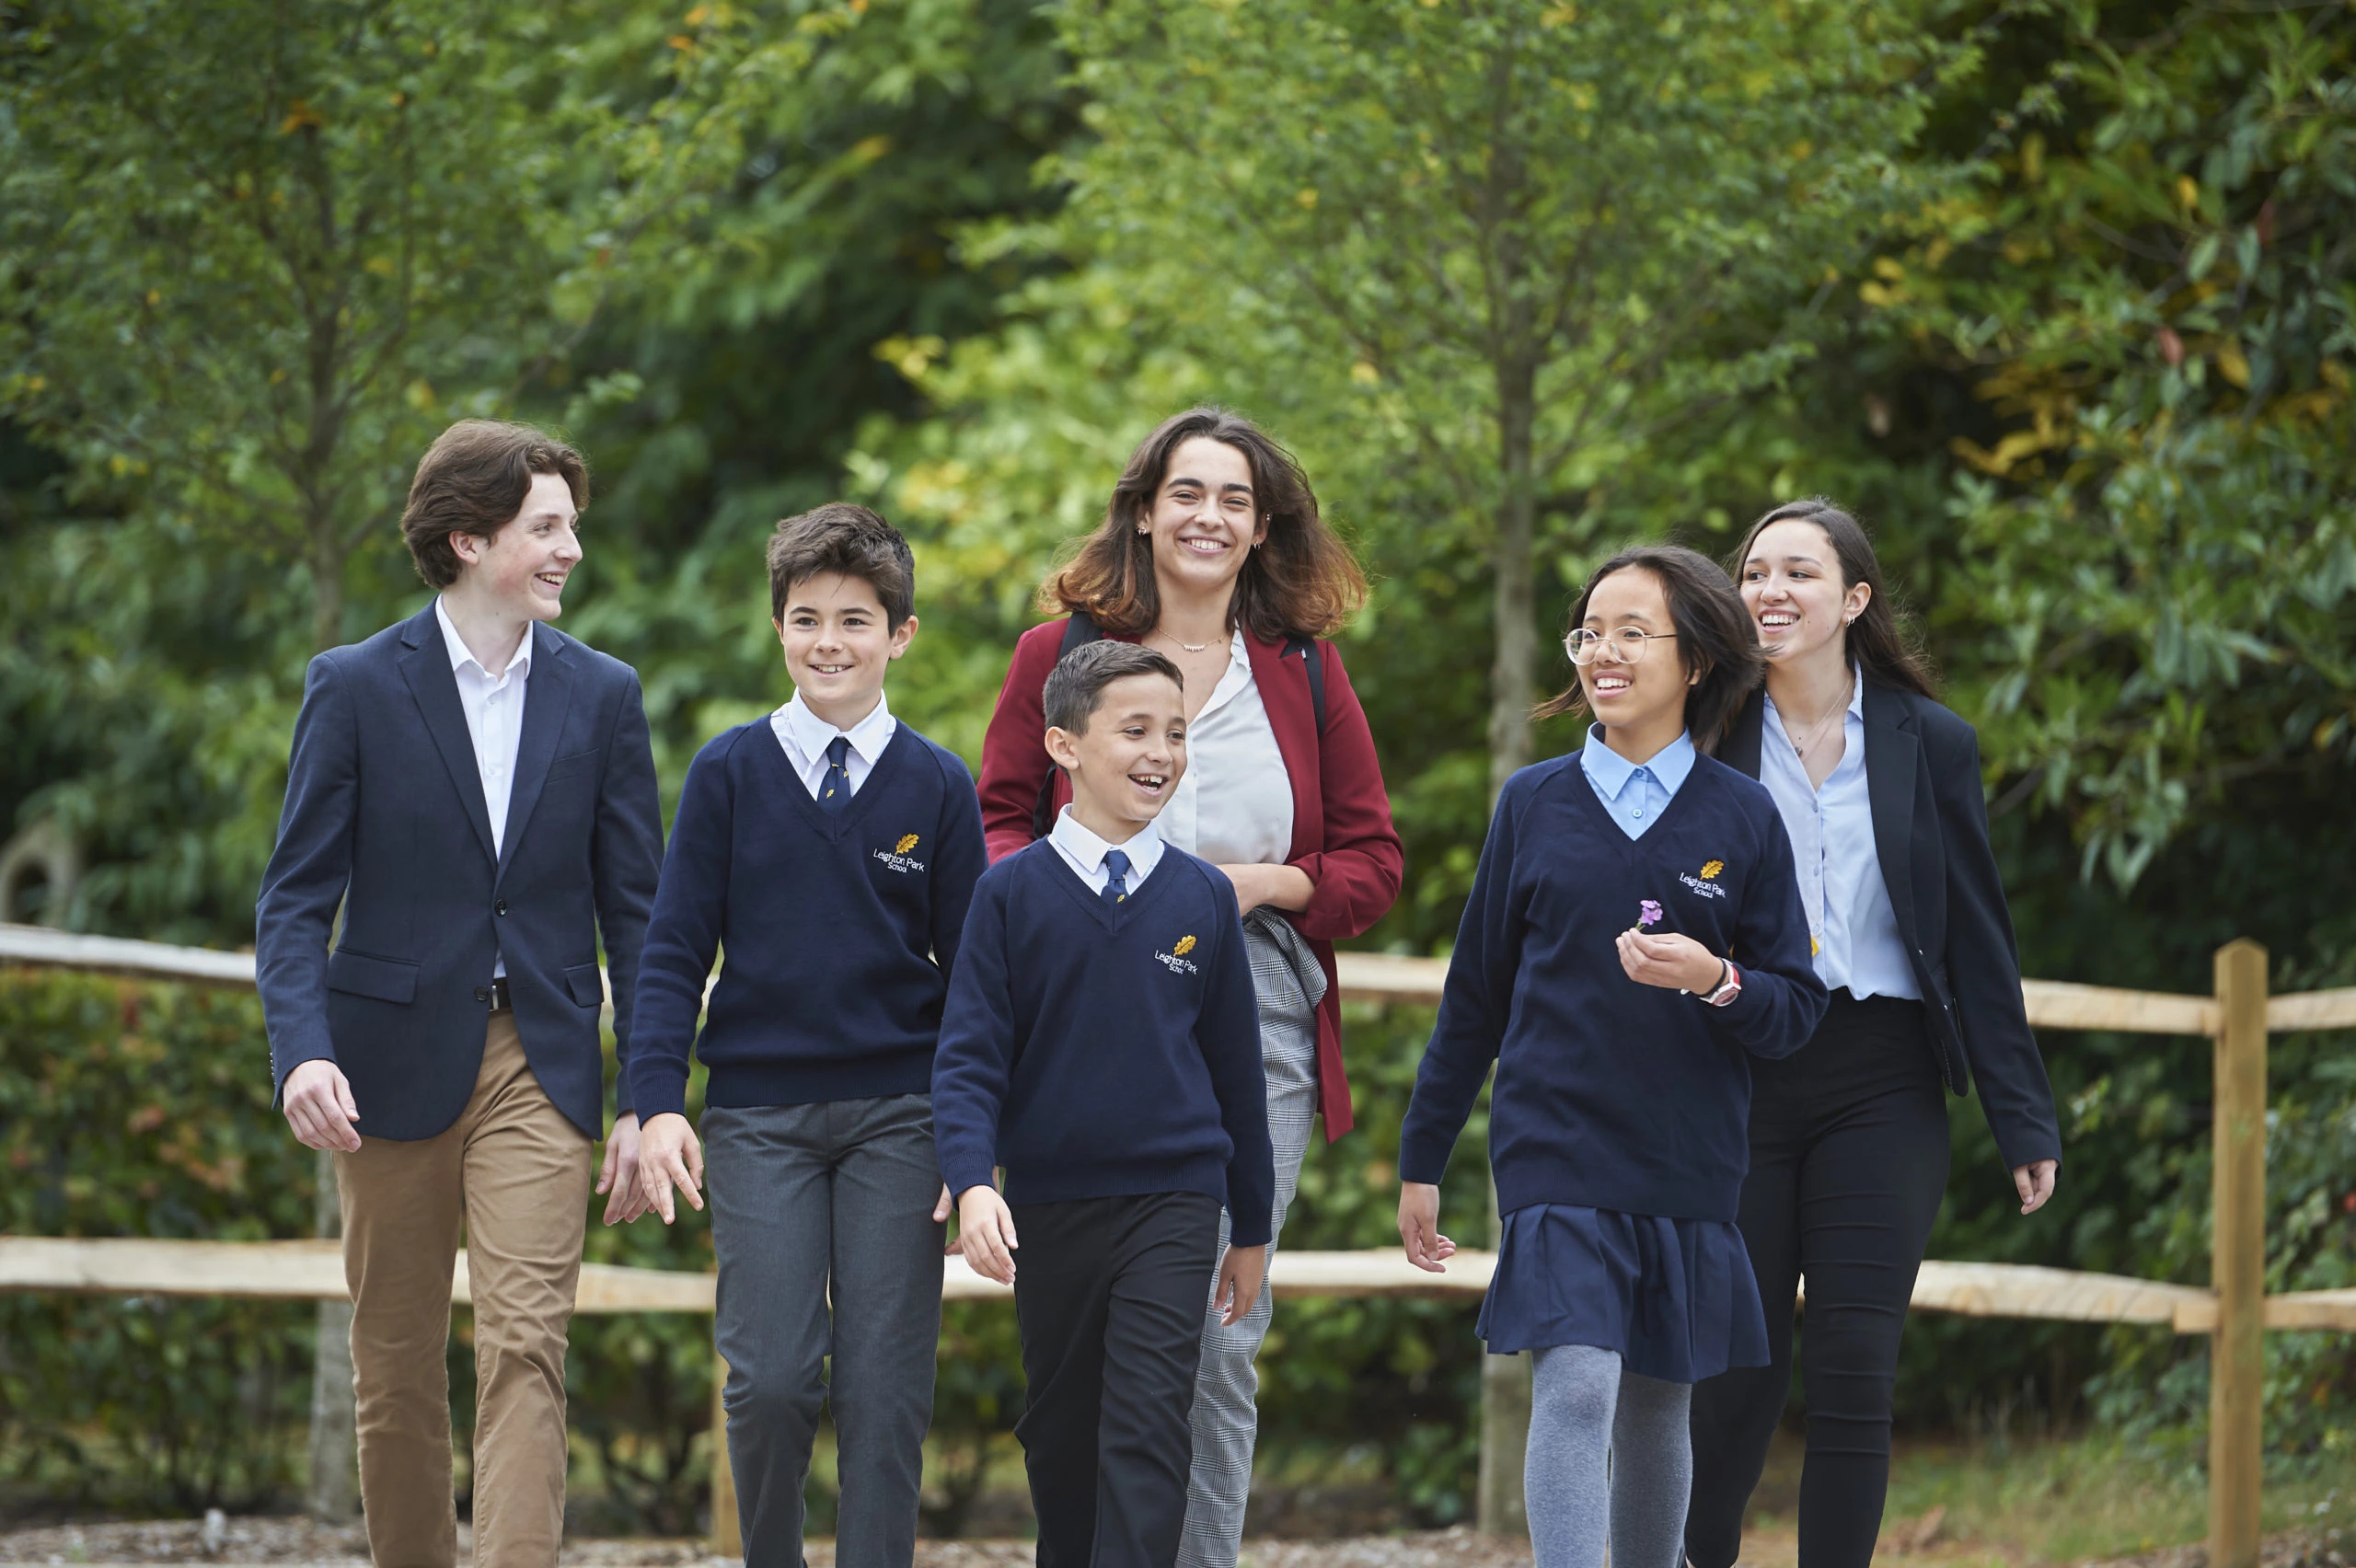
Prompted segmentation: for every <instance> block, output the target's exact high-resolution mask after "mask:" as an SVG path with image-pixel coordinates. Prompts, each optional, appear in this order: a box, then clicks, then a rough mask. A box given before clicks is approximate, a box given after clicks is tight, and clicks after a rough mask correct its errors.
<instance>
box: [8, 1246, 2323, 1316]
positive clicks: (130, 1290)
mask: <svg viewBox="0 0 2356 1568" xmlns="http://www.w3.org/2000/svg"><path fill="white" fill-rule="evenodd" d="M341 1245H342V1244H341V1242H337V1241H332V1240H329V1241H151V1240H141V1239H120V1238H114V1237H93V1238H88V1239H79V1238H59V1237H52V1236H0V1290H60V1291H77V1292H81V1293H84V1294H90V1295H111V1296H246V1297H279V1298H283V1299H288V1300H344V1299H347V1298H348V1297H349V1294H350V1293H349V1292H348V1291H347V1290H346V1289H345V1288H344V1282H343V1253H342V1251H341ZM1495 1270H1496V1253H1494V1252H1473V1251H1462V1252H1459V1253H1457V1254H1456V1255H1455V1256H1454V1257H1452V1258H1450V1259H1449V1266H1448V1272H1447V1273H1446V1274H1426V1273H1425V1272H1424V1271H1423V1270H1421V1269H1419V1268H1417V1267H1415V1265H1414V1264H1413V1263H1410V1262H1407V1260H1406V1258H1405V1257H1404V1256H1403V1254H1402V1253H1401V1252H1400V1251H1399V1250H1398V1249H1397V1248H1395V1247H1381V1248H1376V1249H1373V1250H1370V1251H1348V1252H1283V1251H1280V1252H1278V1253H1277V1254H1276V1258H1275V1260H1274V1261H1273V1262H1271V1263H1270V1264H1269V1273H1268V1283H1269V1286H1270V1287H1271V1288H1272V1289H1274V1290H1275V1291H1276V1295H1277V1296H1279V1297H1313V1296H1322V1297H1426V1298H1429V1299H1433V1300H1459V1301H1467V1302H1470V1301H1476V1300H1478V1299H1479V1298H1480V1297H1481V1296H1482V1294H1483V1293H1484V1291H1486V1290H1487V1289H1488V1288H1489V1277H1490V1275H1491V1274H1493V1273H1494V1272H1495ZM712 1277H713V1276H712V1275H710V1274H694V1273H689V1272H686V1271H683V1270H676V1269H638V1268H625V1267H622V1266H620V1265H618V1264H614V1263H583V1265H582V1266H581V1284H580V1286H579V1289H578V1291H577V1293H576V1294H575V1296H574V1298H573V1307H572V1309H573V1310H574V1311H575V1312H608V1313H609V1312H690V1313H705V1312H710V1310H711V1307H712ZM1013 1296H1014V1292H1013V1290H1012V1288H1011V1287H1010V1286H1003V1285H1000V1284H999V1283H998V1282H997V1281H996V1280H990V1279H985V1278H983V1277H982V1276H981V1275H979V1274H976V1273H974V1271H973V1270H971V1269H969V1268H967V1267H966V1266H965V1260H964V1259H963V1258H958V1257H949V1258H944V1259H942V1260H941V1299H942V1300H943V1301H999V1300H1011V1299H1012V1298H1013ZM450 1300H451V1302H452V1303H453V1304H454V1305H456V1306H460V1307H464V1306H467V1305H469V1304H470V1303H471V1302H472V1300H473V1296H472V1294H471V1292H470V1290H469V1287H468V1274H467V1254H466V1252H465V1251H464V1250H463V1249H462V1250H461V1251H459V1253H458V1262H457V1267H456V1270H455V1271H454V1272H453V1274H452V1277H451V1281H450ZM1800 1304H1801V1308H1802V1309H1803V1310H1805V1309H1806V1307H1807V1294H1806V1292H1805V1290H1803V1292H1802V1294H1801V1297H1800ZM1913 1305H1914V1310H1916V1311H1918V1312H1947V1313H1952V1314H1954V1315H1956V1316H1958V1317H1964V1318H2032V1319H2042V1320H2049V1321H2054V1322H2070V1323H2150V1324H2153V1325H2155V1326H2161V1327H2167V1328H2172V1329H2174V1330H2175V1331H2176V1332H2177V1333H2180V1334H2205V1333H2208V1332H2211V1331H2212V1330H2213V1329H2214V1328H2215V1327H2216V1326H2217V1296H2216V1292H2214V1291H2212V1290H2210V1289H2208V1288H2207V1287H2206V1286H2197V1285H2165V1284H2161V1283H2159V1282H2157V1281H2154V1280H2148V1279H2133V1278H2131V1277H2129V1276H2127V1275H2124V1274H2085V1273H2081V1272H2079V1271H2077V1270H2074V1269H2049V1268H2040V1267H2038V1266H2036V1265H2034V1264H2030V1263H1947V1262H1936V1261H1933V1262H1925V1263H1924V1264H1923V1272H1922V1274H1920V1276H1918V1277H1917V1278H1916V1280H1915V1282H1914V1303H1913ZM2266 1326H2267V1327H2268V1328H2269V1329H2319V1330H2327V1331H2332V1332H2356V1290H2304V1291H2294V1292H2292V1293H2291V1294H2289V1295H2285V1296H2269V1297H2267V1298H2266Z"/></svg>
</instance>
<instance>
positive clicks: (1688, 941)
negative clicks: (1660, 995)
mask: <svg viewBox="0 0 2356 1568" xmlns="http://www.w3.org/2000/svg"><path fill="white" fill-rule="evenodd" d="M1615 945H1617V947H1618V948H1619V950H1620V967H1621V968H1623V969H1624V970H1626V971H1627V972H1628V978H1629V979H1631V980H1634V982H1636V984H1637V985H1639V986H1660V987H1661V988H1662V989H1663V990H1668V991H1692V993H1694V994H1695V995H1696V996H1700V995H1703V994H1704V993H1706V992H1710V991H1715V990H1716V989H1717V988H1718V976H1719V975H1721V974H1724V973H1725V972H1726V971H1725V966H1724V965H1723V964H1721V963H1719V962H1718V957H1717V955H1716V954H1715V953H1714V952H1712V951H1710V950H1709V949H1708V948H1705V947H1703V945H1702V944H1701V943H1700V942H1697V941H1695V940H1693V939H1692V937H1680V936H1679V935H1678V934H1677V933H1676V932H1675V931H1658V932H1654V931H1646V930H1643V929H1640V928H1637V927H1634V926H1631V927H1629V928H1627V929H1626V930H1624V931H1623V932H1621V933H1620V937H1619V940H1618V942H1617V943H1616V944H1615Z"/></svg>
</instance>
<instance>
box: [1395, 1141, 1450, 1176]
mask: <svg viewBox="0 0 2356 1568" xmlns="http://www.w3.org/2000/svg"><path fill="white" fill-rule="evenodd" d="M1455 1149H1456V1140H1455V1139H1454V1138H1450V1139H1449V1140H1448V1141H1447V1142H1446V1143H1442V1142H1440V1141H1439V1140H1438V1138H1434V1137H1403V1138H1401V1139H1400V1140H1399V1180H1401V1181H1402V1182H1423V1183H1425V1184H1426V1185H1427V1186H1433V1187H1437V1186H1438V1185H1439V1184H1440V1182H1441V1180H1442V1179H1443V1178H1445V1177H1446V1176H1447V1175H1448V1157H1449V1155H1450V1154H1452V1153H1453V1152H1455Z"/></svg>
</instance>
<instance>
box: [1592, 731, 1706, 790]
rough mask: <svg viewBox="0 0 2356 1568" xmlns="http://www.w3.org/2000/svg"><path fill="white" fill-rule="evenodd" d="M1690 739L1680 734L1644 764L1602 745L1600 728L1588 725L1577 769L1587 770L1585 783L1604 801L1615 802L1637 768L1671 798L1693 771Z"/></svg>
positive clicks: (1684, 734)
mask: <svg viewBox="0 0 2356 1568" xmlns="http://www.w3.org/2000/svg"><path fill="white" fill-rule="evenodd" d="M1693 755H1694V754H1693V737H1692V735H1691V734H1688V733H1685V732H1681V731H1680V732H1679V734H1678V737H1677V739H1675V740H1673V741H1671V742H1669V744H1667V745H1665V746H1663V747H1661V748H1660V750H1658V751H1657V752H1655V753H1654V754H1653V755H1651V756H1650V757H1647V758H1646V760H1645V761H1643V762H1640V763H1639V762H1630V761H1629V760H1628V759H1627V758H1626V757H1624V756H1622V755H1620V754H1619V753H1618V752H1616V751H1613V750H1612V749H1611V747H1610V746H1609V745H1606V744H1604V740H1603V726H1602V725H1600V724H1590V725H1588V732H1587V747H1586V749H1585V750H1583V751H1582V752H1580V753H1579V766H1580V767H1583V768H1585V769H1586V770H1587V776H1588V782H1589V783H1591V784H1593V785H1594V786H1595V788H1596V790H1597V792H1598V793H1600V794H1601V795H1602V796H1603V797H1604V798H1605V799H1607V800H1612V801H1616V800H1618V799H1619V798H1620V791H1621V790H1625V789H1626V788H1627V787H1628V780H1629V779H1631V778H1634V777H1635V776H1636V770H1637V769H1638V768H1640V767H1641V768H1644V769H1645V770H1646V771H1647V772H1649V773H1650V774H1651V775H1652V776H1653V777H1654V778H1657V779H1658V780H1659V781H1660V787H1661V788H1662V789H1663V790H1668V791H1669V793H1670V794H1672V795H1674V794H1676V793H1677V791H1678V790H1680V788H1682V787H1683V786H1684V783H1685V776H1686V775H1687V774H1689V773H1691V772H1692V771H1693Z"/></svg>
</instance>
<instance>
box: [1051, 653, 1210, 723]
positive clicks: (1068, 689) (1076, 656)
mask: <svg viewBox="0 0 2356 1568" xmlns="http://www.w3.org/2000/svg"><path fill="white" fill-rule="evenodd" d="M1130 675H1166V676H1168V677H1169V678H1170V682H1171V684H1172V686H1176V687H1177V688H1178V689H1179V690H1180V691H1184V690H1185V689H1186V677H1185V676H1184V675H1182V674H1179V673H1178V666H1177V664H1176V663H1173V662H1172V659H1171V657H1170V655H1168V654H1167V653H1161V652H1157V651H1155V650H1153V649H1150V648H1147V647H1143V646H1141V645H1140V644H1138V643H1135V642H1115V641H1114V640H1112V639H1111V638H1105V639H1103V640H1100V641H1096V642H1083V643H1081V644H1080V646H1079V647H1077V648H1075V649H1073V650H1072V651H1070V652H1068V653H1067V654H1065V655H1064V656H1063V657H1062V658H1060V659H1058V660H1057V661H1056V667H1055V668H1054V669H1052V670H1050V671H1048V672H1047V685H1046V686H1045V689H1044V690H1042V691H1041V692H1040V694H1039V706H1040V707H1041V708H1042V709H1045V712H1046V720H1047V728H1049V729H1050V730H1061V731H1062V732H1064V733H1066V734H1068V735H1084V734H1086V733H1087V732H1088V721H1089V720H1090V719H1091V718H1093V717H1094V716H1095V713H1096V710H1097V709H1099V708H1101V707H1103V704H1104V688H1105V687H1106V686H1111V685H1112V684H1113V683H1114V681H1117V680H1125V679H1126V678H1127V677H1128V676H1130Z"/></svg>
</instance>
